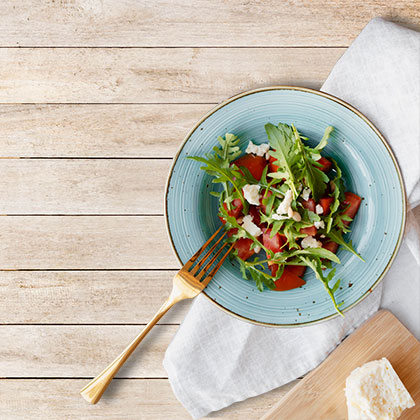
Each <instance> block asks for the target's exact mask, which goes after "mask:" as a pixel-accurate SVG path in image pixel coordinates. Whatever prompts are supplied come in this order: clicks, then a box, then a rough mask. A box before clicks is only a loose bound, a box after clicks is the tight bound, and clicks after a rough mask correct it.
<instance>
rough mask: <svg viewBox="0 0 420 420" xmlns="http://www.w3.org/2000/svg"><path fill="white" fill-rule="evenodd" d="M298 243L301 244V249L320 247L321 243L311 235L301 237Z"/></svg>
mask: <svg viewBox="0 0 420 420" xmlns="http://www.w3.org/2000/svg"><path fill="white" fill-rule="evenodd" d="M300 244H301V245H302V248H303V249H305V248H321V247H322V243H321V242H319V241H317V240H316V239H315V238H314V237H313V236H307V237H306V238H303V239H302V242H301V243H300Z"/></svg>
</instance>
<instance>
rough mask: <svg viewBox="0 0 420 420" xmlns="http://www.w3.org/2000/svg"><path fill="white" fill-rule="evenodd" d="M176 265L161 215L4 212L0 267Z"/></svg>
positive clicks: (0, 220)
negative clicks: (41, 214) (39, 214)
mask: <svg viewBox="0 0 420 420" xmlns="http://www.w3.org/2000/svg"><path fill="white" fill-rule="evenodd" d="M34 268H35V269H66V268H67V269H140V268H141V269H176V268H179V265H178V262H177V260H176V259H175V256H174V254H173V252H172V249H171V247H170V245H169V241H168V236H167V233H166V228H165V222H164V218H163V216H157V217H152V216H136V217H127V216H109V217H101V216H92V217H89V216H67V217H66V216H50V217H42V216H39V217H37V216H3V217H0V269H1V270H4V269H34Z"/></svg>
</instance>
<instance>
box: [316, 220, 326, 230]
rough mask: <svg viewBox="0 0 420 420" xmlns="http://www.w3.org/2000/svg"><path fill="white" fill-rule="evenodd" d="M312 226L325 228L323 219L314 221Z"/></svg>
mask: <svg viewBox="0 0 420 420" xmlns="http://www.w3.org/2000/svg"><path fill="white" fill-rule="evenodd" d="M314 226H315V227H316V228H317V229H325V223H324V221H323V220H321V221H319V222H314Z"/></svg>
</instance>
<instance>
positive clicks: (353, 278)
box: [165, 86, 406, 327]
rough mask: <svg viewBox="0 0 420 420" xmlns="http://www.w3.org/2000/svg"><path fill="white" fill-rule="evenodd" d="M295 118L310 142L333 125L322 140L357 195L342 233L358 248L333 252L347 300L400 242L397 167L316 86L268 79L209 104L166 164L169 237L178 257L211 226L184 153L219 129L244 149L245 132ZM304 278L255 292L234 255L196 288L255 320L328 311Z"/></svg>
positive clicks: (372, 134) (207, 199) (212, 214)
mask: <svg viewBox="0 0 420 420" xmlns="http://www.w3.org/2000/svg"><path fill="white" fill-rule="evenodd" d="M267 122H271V123H274V124H277V123H278V122H284V123H288V124H291V123H293V124H295V126H296V127H297V128H298V129H299V131H300V132H302V133H303V134H304V135H305V136H307V137H309V139H311V140H312V141H313V142H317V141H319V139H321V137H322V135H323V133H324V130H325V128H326V127H327V126H328V125H332V126H334V128H335V130H334V132H333V135H332V137H331V139H330V142H329V145H328V147H327V148H326V149H325V153H324V155H325V156H331V157H333V158H334V159H335V160H336V161H337V162H338V164H339V165H340V167H341V168H342V170H343V176H344V179H345V181H346V185H347V190H349V191H353V192H355V193H356V194H358V195H360V196H362V197H363V198H364V200H363V201H362V205H361V208H360V211H359V212H358V214H357V216H356V218H355V221H354V222H353V223H352V226H351V228H352V232H351V234H349V235H347V237H346V239H347V240H352V241H353V245H354V246H355V248H356V249H357V250H358V251H359V253H360V254H361V255H362V256H363V257H364V259H365V260H366V263H363V262H362V261H360V260H359V259H358V258H357V257H355V256H354V255H352V254H350V253H348V252H346V251H344V250H341V249H340V250H339V251H338V257H339V258H340V260H341V261H342V264H341V265H337V273H336V275H337V278H341V280H342V284H341V287H340V289H339V290H338V292H337V295H336V298H337V301H338V302H341V301H344V305H343V307H342V309H343V310H344V311H346V310H348V309H350V308H351V307H353V306H354V305H356V304H357V303H358V302H360V301H361V300H362V299H363V298H364V297H366V296H367V295H368V294H369V293H370V292H371V291H372V290H373V289H374V288H375V287H376V286H377V285H378V284H379V282H380V280H381V279H382V278H383V276H384V274H385V273H386V271H387V270H388V268H389V267H390V264H391V262H392V261H393V259H394V257H395V255H396V253H397V251H398V248H399V246H400V243H401V239H402V235H403V231H404V226H405V215H406V200H405V192H404V186H403V182H402V177H401V174H400V170H399V168H398V165H397V163H396V160H395V157H394V155H393V154H392V152H391V150H390V148H389V146H388V145H387V143H386V141H385V139H384V138H383V137H382V135H381V134H380V133H379V131H378V130H377V129H376V128H375V127H374V126H373V125H372V123H370V122H369V121H368V120H367V118H366V117H364V116H363V115H362V114H361V113H360V112H358V111H357V110H356V109H354V108H353V107H351V106H350V105H348V104H346V103H345V102H343V101H341V100H339V99H337V98H335V97H333V96H330V95H327V94H325V93H322V92H318V91H314V90H310V89H306V88H297V87H287V86H278V87H277V86H276V87H272V88H266V89H258V90H254V91H250V92H245V93H242V94H240V95H237V96H235V97H233V98H231V99H228V100H227V101H225V102H223V103H222V104H220V105H218V106H217V107H216V108H214V109H213V110H212V111H210V112H209V113H208V114H207V115H206V116H205V117H203V118H202V119H201V121H199V122H198V124H197V125H196V126H195V127H194V129H193V130H192V131H191V132H190V133H189V134H188V136H187V138H186V139H185V141H184V143H183V145H182V146H181V149H180V150H179V152H178V154H177V156H176V158H175V162H174V165H173V167H172V170H171V173H170V176H169V180H168V185H167V191H166V206H165V208H166V220H167V226H168V232H169V237H170V239H171V242H172V245H173V249H174V251H175V254H176V255H177V257H178V259H179V260H180V261H181V263H185V262H186V261H187V260H188V259H189V258H190V257H191V255H192V254H193V253H194V252H195V251H196V250H197V249H198V248H199V247H200V246H201V245H202V244H203V243H204V242H205V241H206V239H207V238H208V237H209V236H210V235H211V233H213V232H214V231H215V230H216V229H217V227H219V225H220V221H219V219H218V217H217V199H216V198H215V197H213V196H211V195H210V194H209V192H210V191H211V190H213V189H214V188H215V184H212V183H211V178H210V177H209V176H208V175H207V174H206V173H205V172H204V171H202V170H200V164H199V163H198V162H195V161H192V160H189V159H186V157H187V156H202V155H203V154H204V153H206V152H210V151H211V149H212V147H213V146H214V145H216V144H217V140H216V139H217V136H223V135H224V134H225V133H226V132H230V133H234V134H236V135H237V136H239V137H240V138H241V147H242V148H243V150H244V149H245V147H246V145H247V144H248V142H249V141H250V140H252V141H254V142H255V143H265V142H267V136H266V133H265V130H264V124H266V123H267ZM305 280H306V285H305V286H303V287H302V288H298V289H295V290H290V291H287V292H275V291H270V290H265V291H264V292H259V291H258V290H257V289H256V287H255V286H254V283H253V282H251V281H246V280H244V279H242V277H241V274H240V272H239V268H238V265H237V263H236V262H230V261H228V260H227V261H226V262H225V263H224V265H223V267H222V268H221V269H220V270H219V272H218V273H217V275H216V276H215V278H214V279H213V280H212V281H211V282H210V284H209V286H208V287H207V288H206V289H205V291H204V293H205V295H206V296H207V297H208V298H209V299H210V300H211V301H213V302H214V303H216V304H217V305H218V306H219V308H221V309H224V310H226V311H228V312H229V313H230V314H232V315H235V316H237V317H240V318H242V319H245V320H247V321H251V322H254V323H258V324H264V325H271V326H282V327H286V326H297V325H306V324H310V323H315V322H318V321H321V320H326V319H329V318H332V317H335V316H337V314H336V312H335V310H334V308H333V305H332V303H331V301H330V298H329V297H328V296H327V294H326V292H325V290H324V288H323V286H322V285H321V284H320V283H319V281H318V280H317V279H316V278H315V276H314V275H313V274H312V273H311V272H310V270H307V274H305Z"/></svg>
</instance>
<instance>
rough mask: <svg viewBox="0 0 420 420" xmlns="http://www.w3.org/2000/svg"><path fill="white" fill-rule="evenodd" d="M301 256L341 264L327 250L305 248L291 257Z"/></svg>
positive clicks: (335, 256)
mask: <svg viewBox="0 0 420 420" xmlns="http://www.w3.org/2000/svg"><path fill="white" fill-rule="evenodd" d="M299 255H308V256H310V257H317V258H327V259H328V260H330V261H333V262H335V263H337V264H341V261H340V259H339V258H338V257H337V255H335V254H334V253H332V252H331V251H328V249H325V248H305V249H302V250H298V251H294V252H293V253H292V254H291V255H289V257H292V256H299Z"/></svg>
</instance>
